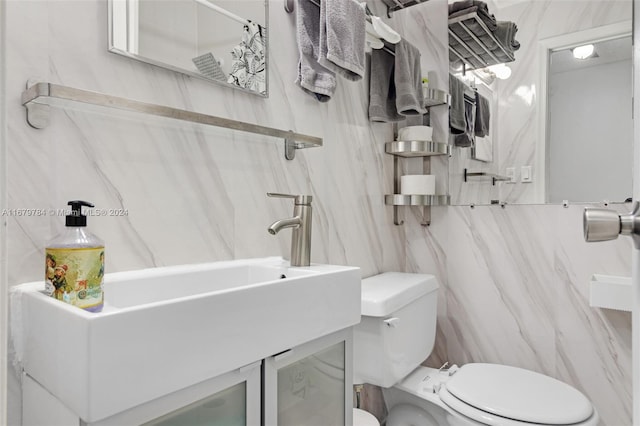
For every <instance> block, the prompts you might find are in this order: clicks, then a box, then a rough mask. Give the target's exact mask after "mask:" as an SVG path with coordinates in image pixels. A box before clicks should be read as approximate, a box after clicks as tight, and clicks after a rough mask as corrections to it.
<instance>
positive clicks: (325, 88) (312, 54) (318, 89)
mask: <svg viewBox="0 0 640 426" xmlns="http://www.w3.org/2000/svg"><path fill="white" fill-rule="evenodd" d="M297 3H298V4H297V6H296V31H297V39H298V50H299V53H300V60H299V61H298V78H297V79H296V84H298V85H299V86H300V87H301V88H302V90H304V91H305V92H307V93H309V94H310V95H312V96H314V97H315V98H316V99H317V100H319V101H320V102H327V101H328V100H329V99H331V96H332V95H333V93H334V92H335V91H336V76H335V74H334V73H333V72H331V71H329V70H328V69H326V68H324V67H323V66H322V65H320V64H319V63H318V51H319V45H320V9H319V8H318V6H316V5H314V4H313V3H311V2H310V1H308V0H298V2H297Z"/></svg>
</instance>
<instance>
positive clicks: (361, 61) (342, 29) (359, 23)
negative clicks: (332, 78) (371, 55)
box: [318, 0, 366, 81]
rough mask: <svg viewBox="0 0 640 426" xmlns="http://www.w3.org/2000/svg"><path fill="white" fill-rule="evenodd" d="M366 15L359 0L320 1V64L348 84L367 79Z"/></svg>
mask: <svg viewBox="0 0 640 426" xmlns="http://www.w3.org/2000/svg"><path fill="white" fill-rule="evenodd" d="M365 24H366V14H365V11H364V9H363V8H362V6H361V5H360V4H359V3H358V2H357V1H355V0H320V57H319V58H318V62H319V63H320V65H322V66H324V67H325V68H327V69H329V70H331V71H334V72H335V73H337V74H340V75H342V76H344V77H345V78H347V79H348V80H353V81H358V80H360V79H361V78H362V77H364V73H365V67H366V59H365V58H366V56H365V38H366V37H365V35H366V30H365V27H366V25H365Z"/></svg>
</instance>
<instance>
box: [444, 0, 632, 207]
mask: <svg viewBox="0 0 640 426" xmlns="http://www.w3.org/2000/svg"><path fill="white" fill-rule="evenodd" d="M487 3H488V6H489V10H490V12H491V13H493V14H494V15H495V17H496V19H497V20H498V21H512V22H515V23H516V24H517V26H518V31H517V33H516V39H517V40H518V41H519V42H520V44H521V48H520V49H519V50H518V51H516V52H515V61H513V62H509V63H507V64H506V65H507V66H508V67H509V68H510V70H511V76H510V77H509V78H507V79H504V80H501V79H500V78H496V75H495V74H493V73H491V72H487V71H486V70H478V72H477V73H476V72H468V71H467V72H466V73H465V79H466V80H467V82H468V83H469V84H470V85H475V86H476V89H477V91H478V93H480V94H481V95H483V96H484V97H485V98H487V99H488V100H489V103H490V106H491V120H490V133H489V137H488V138H486V139H488V141H481V142H482V144H483V145H479V146H478V147H474V148H473V149H472V148H462V147H453V150H452V157H451V158H450V161H449V193H450V195H451V204H454V205H469V204H476V205H483V204H492V203H507V204H545V203H549V204H559V203H563V202H564V201H568V202H569V203H580V202H603V201H607V202H624V201H625V200H626V199H627V198H629V197H631V184H632V170H633V164H632V158H633V157H632V147H633V123H632V119H631V106H632V99H631V94H632V90H631V77H632V69H631V65H632V59H631V54H632V49H631V41H630V38H629V36H630V35H631V21H630V20H629V17H630V16H632V10H631V6H632V2H631V0H614V1H610V2H606V3H604V2H601V1H597V0H567V1H562V2H558V1H553V0H542V1H541V0H489V1H487ZM605 12H606V13H605ZM589 43H591V44H594V46H595V49H596V55H594V56H592V57H590V58H587V59H576V58H574V57H573V56H572V49H573V48H574V47H577V46H581V45H584V44H589ZM454 72H455V70H453V69H452V73H454ZM460 74H461V73H459V74H458V75H459V76H460ZM487 151H489V152H490V153H487ZM465 169H466V172H467V173H466V174H467V175H466V176H465ZM465 177H466V181H465Z"/></svg>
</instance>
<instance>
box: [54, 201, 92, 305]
mask: <svg viewBox="0 0 640 426" xmlns="http://www.w3.org/2000/svg"><path fill="white" fill-rule="evenodd" d="M67 204H68V205H70V206H71V212H70V213H69V214H68V215H67V216H66V218H65V225H66V227H65V230H64V232H62V233H61V234H60V235H58V236H57V237H55V238H54V239H53V240H51V241H50V242H49V243H48V244H47V247H46V250H45V251H46V254H45V265H46V268H45V293H46V294H48V295H49V296H51V297H54V298H56V299H58V300H61V301H63V302H66V303H69V304H71V305H74V306H77V307H79V308H82V309H85V310H87V311H90V312H100V311H101V310H102V306H103V303H104V292H103V288H102V284H103V280H104V242H103V241H102V240H101V239H100V238H98V237H97V236H95V235H93V234H92V233H90V232H88V231H87V229H86V226H87V216H86V215H83V214H82V206H86V207H93V204H91V203H88V202H86V201H80V200H75V201H69V202H68V203H67Z"/></svg>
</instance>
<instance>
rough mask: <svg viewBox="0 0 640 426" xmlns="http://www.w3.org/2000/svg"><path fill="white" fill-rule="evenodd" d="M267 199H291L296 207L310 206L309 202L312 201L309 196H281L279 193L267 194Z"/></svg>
mask: <svg viewBox="0 0 640 426" xmlns="http://www.w3.org/2000/svg"><path fill="white" fill-rule="evenodd" d="M267 197H275V198H293V199H294V203H295V204H296V205H308V204H311V200H313V197H312V196H311V195H293V194H281V193H279V192H267Z"/></svg>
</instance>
